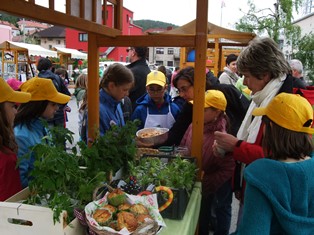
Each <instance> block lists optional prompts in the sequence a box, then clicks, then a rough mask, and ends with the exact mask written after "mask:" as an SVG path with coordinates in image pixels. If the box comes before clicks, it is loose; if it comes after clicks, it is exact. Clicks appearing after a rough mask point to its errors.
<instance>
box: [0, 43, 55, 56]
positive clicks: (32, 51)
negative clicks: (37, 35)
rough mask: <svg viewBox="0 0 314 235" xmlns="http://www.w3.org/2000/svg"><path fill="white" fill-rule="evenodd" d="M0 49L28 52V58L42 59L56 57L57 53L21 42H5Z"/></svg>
mask: <svg viewBox="0 0 314 235" xmlns="http://www.w3.org/2000/svg"><path fill="white" fill-rule="evenodd" d="M0 49H4V50H10V49H15V50H28V55H29V56H31V55H32V56H42V57H47V56H48V57H56V58H57V57H58V55H57V52H55V51H51V50H47V49H45V48H43V47H41V46H39V45H34V44H28V43H22V42H12V41H5V42H3V43H1V44H0Z"/></svg>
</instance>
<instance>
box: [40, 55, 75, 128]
mask: <svg viewBox="0 0 314 235" xmlns="http://www.w3.org/2000/svg"><path fill="white" fill-rule="evenodd" d="M52 67H53V66H52V63H51V61H50V60H49V59H48V58H40V59H39V61H38V64H37V70H38V71H39V74H38V77H40V78H46V79H50V80H52V82H53V84H54V85H55V87H56V89H57V91H58V92H60V93H62V94H65V95H68V96H71V93H70V92H69V90H68V88H67V87H66V86H65V85H64V82H63V80H62V79H61V78H60V77H59V76H58V75H57V74H55V73H53V72H52V71H51V69H52ZM67 111H70V109H69V107H68V106H67V105H66V104H63V105H60V107H59V109H58V111H57V112H56V114H55V115H54V117H53V118H51V119H50V120H48V123H49V124H50V125H52V126H64V127H65V123H66V121H67V115H66V112H67Z"/></svg>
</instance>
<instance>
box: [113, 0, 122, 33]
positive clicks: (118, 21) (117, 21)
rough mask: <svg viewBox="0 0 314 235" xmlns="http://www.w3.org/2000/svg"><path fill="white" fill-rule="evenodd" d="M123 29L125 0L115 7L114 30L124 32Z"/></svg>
mask: <svg viewBox="0 0 314 235" xmlns="http://www.w3.org/2000/svg"><path fill="white" fill-rule="evenodd" d="M122 27H123V0H120V1H117V4H116V5H114V28H115V29H119V30H122Z"/></svg>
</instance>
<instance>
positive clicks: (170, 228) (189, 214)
mask: <svg viewBox="0 0 314 235" xmlns="http://www.w3.org/2000/svg"><path fill="white" fill-rule="evenodd" d="M200 208H201V183H200V182H196V183H195V185H194V188H193V191H192V194H191V197H190V201H189V204H188V206H187V208H186V211H185V214H184V216H183V218H182V219H181V220H172V219H164V221H165V223H166V225H167V227H164V228H163V229H162V230H161V232H160V233H159V235H174V234H179V235H194V234H195V231H196V227H197V224H198V217H199V213H200Z"/></svg>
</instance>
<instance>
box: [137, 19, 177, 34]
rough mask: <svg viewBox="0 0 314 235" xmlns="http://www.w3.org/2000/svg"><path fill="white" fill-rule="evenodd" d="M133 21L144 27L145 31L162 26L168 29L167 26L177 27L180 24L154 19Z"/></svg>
mask: <svg viewBox="0 0 314 235" xmlns="http://www.w3.org/2000/svg"><path fill="white" fill-rule="evenodd" d="M133 23H134V24H135V25H138V26H140V27H142V28H143V31H146V30H147V29H151V28H162V29H167V27H172V28H177V27H179V26H178V25H174V24H171V23H165V22H161V21H154V20H134V21H133Z"/></svg>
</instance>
